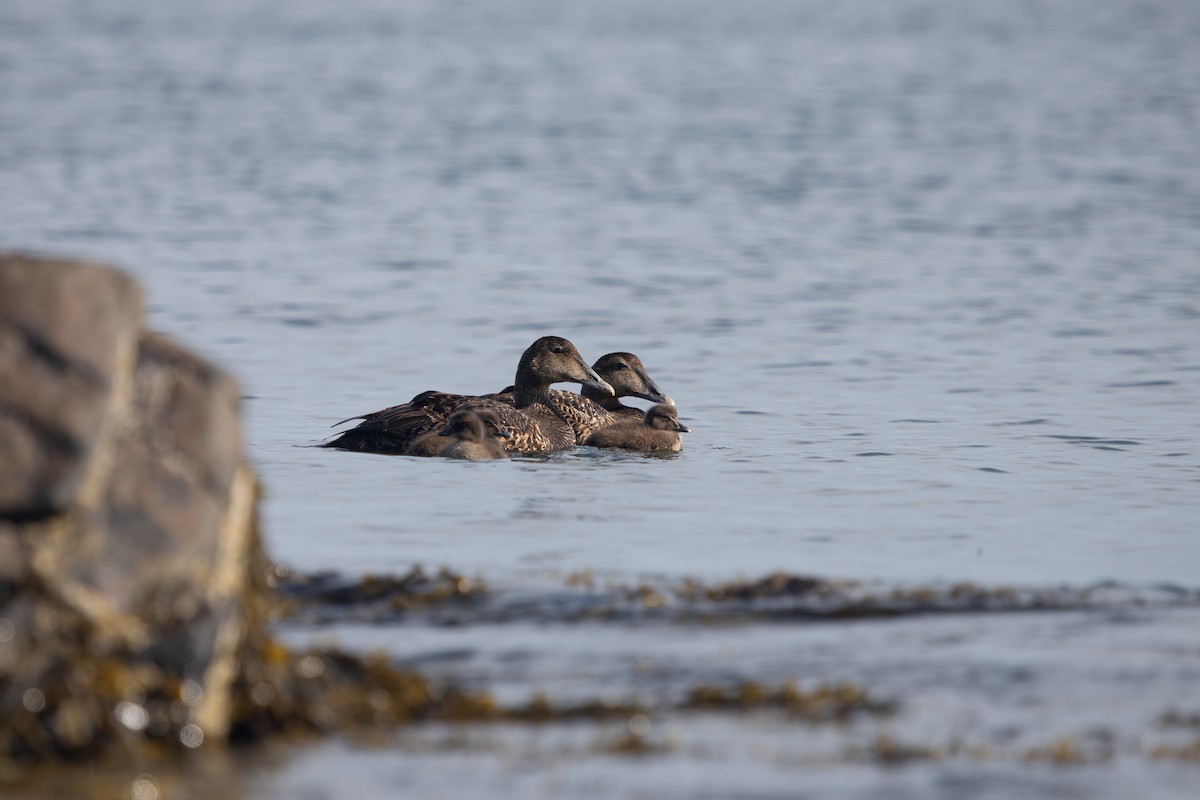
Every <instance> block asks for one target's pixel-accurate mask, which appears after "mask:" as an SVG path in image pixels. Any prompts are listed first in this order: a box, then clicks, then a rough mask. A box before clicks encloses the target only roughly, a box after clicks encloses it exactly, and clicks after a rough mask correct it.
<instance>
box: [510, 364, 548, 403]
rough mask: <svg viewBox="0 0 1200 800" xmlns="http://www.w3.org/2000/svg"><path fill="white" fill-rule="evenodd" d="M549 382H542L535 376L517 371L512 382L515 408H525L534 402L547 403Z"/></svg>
mask: <svg viewBox="0 0 1200 800" xmlns="http://www.w3.org/2000/svg"><path fill="white" fill-rule="evenodd" d="M549 396H550V384H548V383H543V382H542V381H540V380H538V378H537V377H535V376H533V375H530V374H528V373H524V372H522V371H520V370H518V371H517V379H516V381H514V383H513V405H514V406H516V407H517V408H527V407H529V406H531V405H534V404H535V403H541V404H543V405H548V404H547V403H546V400H547V399H548V398H549Z"/></svg>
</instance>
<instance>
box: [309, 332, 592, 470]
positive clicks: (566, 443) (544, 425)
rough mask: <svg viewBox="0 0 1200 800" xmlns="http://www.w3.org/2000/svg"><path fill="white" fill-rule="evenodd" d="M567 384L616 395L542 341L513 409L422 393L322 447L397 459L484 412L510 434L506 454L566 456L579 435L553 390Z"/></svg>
mask: <svg viewBox="0 0 1200 800" xmlns="http://www.w3.org/2000/svg"><path fill="white" fill-rule="evenodd" d="M563 382H571V383H579V384H582V385H584V386H590V387H591V388H592V389H594V390H595V391H598V392H600V393H601V394H609V395H611V394H612V391H613V389H612V387H611V386H609V385H608V384H607V383H606V382H605V381H604V379H603V378H601V377H600V376H599V375H597V374H596V372H595V370H593V369H592V368H591V367H589V366H588V365H587V363H586V362H585V361H584V360H583V356H581V355H579V351H578V350H576V349H575V345H573V344H571V343H570V342H569V341H567V340H566V339H563V338H562V337H559V336H543V337H542V338H540V339H538V340H537V341H536V342H534V343H533V344H531V345H530V346H529V347H528V348H527V349H526V350H525V352H524V353H522V354H521V360H520V362H519V363H518V364H517V374H516V379H515V380H514V381H513V386H514V390H513V402H512V405H508V404H505V403H502V402H498V401H497V400H496V399H494V397H492V396H486V395H485V396H471V395H460V394H449V393H446V392H422V393H421V394H419V395H417V396H416V397H414V398H413V399H412V400H411V401H409V402H408V403H404V404H403V405H399V406H392V407H391V408H385V409H383V410H382V411H376V412H374V413H372V414H367V415H365V416H362V417H351V418H350V419H362V422H360V423H359V424H358V426H357V427H354V428H351V429H350V430H348V431H345V432H344V433H342V434H341V435H339V436H338V437H337V438H336V439H333V440H332V441H329V442H326V443H325V444H324V446H325V447H336V448H338V449H341V450H354V451H357V452H365V453H384V454H390V455H399V454H402V453H404V452H405V450H406V449H407V448H408V447H409V445H411V444H412V442H413V441H414V440H416V439H417V438H418V437H419V436H421V435H422V434H424V433H426V432H428V431H430V430H433V429H434V428H438V427H442V426H444V425H445V424H446V423H447V421H448V420H449V417H450V415H451V414H452V413H454V412H455V411H457V410H458V409H459V408H467V407H469V408H472V409H477V408H479V407H484V408H489V409H492V410H493V411H494V412H495V414H496V416H497V418H498V419H499V420H500V423H501V424H502V425H503V426H504V427H505V428H506V429H507V430H508V432H509V438H507V439H505V440H504V448H505V449H506V450H508V451H510V452H513V451H519V452H529V453H545V452H550V451H552V450H562V449H565V448H568V447H572V446H574V445H575V430H574V428H572V427H571V425H570V423H568V422H567V421H566V420H565V419H564V418H563V416H562V414H561V413H560V412H559V411H557V410H556V409H555V408H554V405H553V402H552V399H551V397H550V384H552V383H563ZM349 421H350V420H343V422H349ZM339 424H341V423H339Z"/></svg>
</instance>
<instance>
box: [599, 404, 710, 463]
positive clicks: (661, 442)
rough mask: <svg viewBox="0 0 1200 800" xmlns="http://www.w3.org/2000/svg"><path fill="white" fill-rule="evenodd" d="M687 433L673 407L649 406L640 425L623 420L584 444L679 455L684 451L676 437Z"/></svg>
mask: <svg viewBox="0 0 1200 800" xmlns="http://www.w3.org/2000/svg"><path fill="white" fill-rule="evenodd" d="M690 432H691V431H690V430H689V428H688V427H687V426H686V425H681V424H680V422H679V417H678V415H677V414H676V412H675V407H674V406H669V405H667V404H666V403H659V404H658V405H656V406H651V408H650V409H649V410H648V411H647V412H646V414H645V416H644V417H643V418H642V419H641V420H640V421H636V422H635V421H633V420H628V419H623V420H621V421H620V422H614V423H613V424H612V425H608V426H607V427H604V428H601V429H600V430H598V431H596V432H595V433H593V434H591V435H590V436H588V438H587V439H586V440H585V441H584V444H586V445H588V446H590V447H619V448H621V449H623V450H649V451H654V450H657V451H664V450H665V451H671V452H679V451H680V450H682V449H683V440H682V439H681V438H680V437H679V434H681V433H690Z"/></svg>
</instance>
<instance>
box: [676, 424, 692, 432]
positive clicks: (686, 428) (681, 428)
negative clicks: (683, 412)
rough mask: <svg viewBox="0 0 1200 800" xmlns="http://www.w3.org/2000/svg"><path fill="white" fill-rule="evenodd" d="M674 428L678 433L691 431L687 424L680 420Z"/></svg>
mask: <svg viewBox="0 0 1200 800" xmlns="http://www.w3.org/2000/svg"><path fill="white" fill-rule="evenodd" d="M675 430H677V431H679V432H680V433H691V432H692V429H691V428H689V427H688V426H687V425H684V424H683V423H682V422H681V423H679V427H678V428H676V429H675Z"/></svg>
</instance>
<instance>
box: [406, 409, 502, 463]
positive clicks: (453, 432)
mask: <svg viewBox="0 0 1200 800" xmlns="http://www.w3.org/2000/svg"><path fill="white" fill-rule="evenodd" d="M448 437H450V438H448ZM507 438H508V429H507V428H505V427H504V425H503V424H501V422H500V418H499V417H498V416H496V412H495V411H493V410H492V409H490V408H478V409H475V410H471V409H467V408H463V409H460V410H458V411H455V412H454V413H453V414H451V415H450V419H448V420H447V421H446V426H445V427H444V428H442V429H441V430H435V431H429V432H428V433H423V434H421V435H420V436H418V437H417V438H416V440H415V441H413V443H412V444H411V445H409V446H408V449H407V450H405V451H404V454H405V455H408V456H444V457H447V458H469V459H472V460H475V461H482V460H485V459H489V458H508V452H507V451H506V450H505V449H504V445H503V444H501V443H500V441H499V440H500V439H507ZM454 448H457V449H455V450H454V452H453V453H447V452H446V451H447V450H451V449H454ZM469 453H476V454H475V455H467V454H469ZM496 453H499V455H496Z"/></svg>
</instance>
